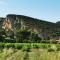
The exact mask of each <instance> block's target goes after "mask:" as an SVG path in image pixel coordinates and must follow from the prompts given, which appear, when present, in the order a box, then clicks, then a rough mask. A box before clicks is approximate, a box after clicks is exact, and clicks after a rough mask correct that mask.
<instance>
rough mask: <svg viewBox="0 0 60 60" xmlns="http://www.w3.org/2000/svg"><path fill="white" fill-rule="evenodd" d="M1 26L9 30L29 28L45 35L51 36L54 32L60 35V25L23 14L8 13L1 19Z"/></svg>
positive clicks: (40, 34)
mask: <svg viewBox="0 0 60 60" xmlns="http://www.w3.org/2000/svg"><path fill="white" fill-rule="evenodd" d="M0 26H2V28H4V29H5V30H6V31H7V32H8V31H10V32H11V31H12V32H15V30H19V29H27V30H31V31H34V32H35V33H37V34H39V36H43V37H51V36H52V35H53V34H58V35H59V36H60V25H58V24H56V23H52V22H47V21H43V20H40V19H36V18H31V17H27V16H23V15H15V14H8V15H7V16H6V18H1V19H0ZM10 32H9V33H10ZM10 35H11V34H10ZM58 35H57V36H58ZM55 37H56V36H55Z"/></svg>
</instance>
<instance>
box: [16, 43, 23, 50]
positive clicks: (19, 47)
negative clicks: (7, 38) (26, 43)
mask: <svg viewBox="0 0 60 60" xmlns="http://www.w3.org/2000/svg"><path fill="white" fill-rule="evenodd" d="M22 47H23V45H22V44H20V43H16V44H15V48H16V49H22Z"/></svg>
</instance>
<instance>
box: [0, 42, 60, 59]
mask: <svg viewBox="0 0 60 60" xmlns="http://www.w3.org/2000/svg"><path fill="white" fill-rule="evenodd" d="M0 60H60V45H59V44H43V43H0Z"/></svg>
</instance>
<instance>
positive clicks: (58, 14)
mask: <svg viewBox="0 0 60 60" xmlns="http://www.w3.org/2000/svg"><path fill="white" fill-rule="evenodd" d="M7 14H19V15H26V16H30V17H34V18H38V19H42V20H46V21H50V22H57V21H60V0H0V16H1V17H5V16H6V15H7Z"/></svg>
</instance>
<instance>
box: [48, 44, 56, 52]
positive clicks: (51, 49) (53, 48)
mask: <svg viewBox="0 0 60 60" xmlns="http://www.w3.org/2000/svg"><path fill="white" fill-rule="evenodd" d="M52 51H57V47H56V46H55V45H51V47H50V48H48V52H52Z"/></svg>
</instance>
